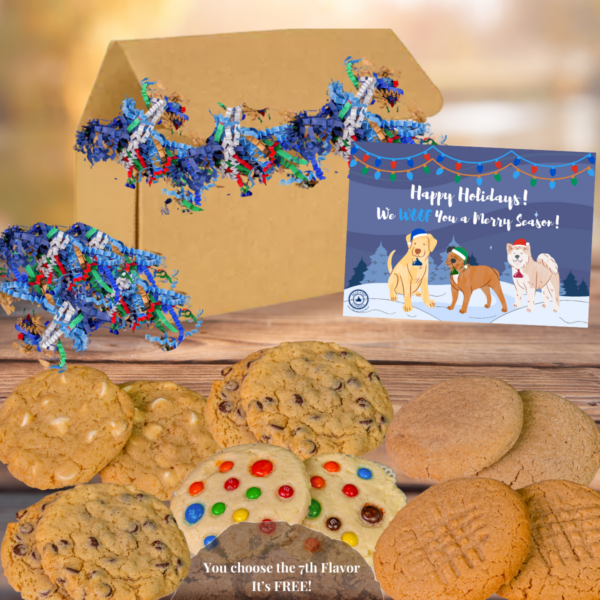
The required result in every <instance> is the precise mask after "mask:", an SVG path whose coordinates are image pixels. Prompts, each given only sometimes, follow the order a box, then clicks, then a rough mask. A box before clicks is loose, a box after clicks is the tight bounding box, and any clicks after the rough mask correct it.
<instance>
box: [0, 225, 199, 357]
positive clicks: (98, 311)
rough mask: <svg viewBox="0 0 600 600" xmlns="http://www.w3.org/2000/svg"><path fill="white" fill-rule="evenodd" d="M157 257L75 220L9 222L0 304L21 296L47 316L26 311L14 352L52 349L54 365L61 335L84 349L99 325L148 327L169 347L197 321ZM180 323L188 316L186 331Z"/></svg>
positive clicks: (2, 245) (0, 265)
mask: <svg viewBox="0 0 600 600" xmlns="http://www.w3.org/2000/svg"><path fill="white" fill-rule="evenodd" d="M163 263H164V257H162V256H159V255H158V254H153V253H152V252H146V251H144V250H136V249H134V248H129V247H127V246H125V245H124V244H123V243H121V242H119V241H118V240H115V239H113V238H111V237H110V236H108V235H106V234H105V233H103V232H101V231H99V230H97V229H95V228H93V227H90V226H88V225H84V224H83V223H76V224H75V225H73V226H72V227H70V228H69V229H67V230H66V231H63V230H61V229H59V228H58V227H52V226H50V225H45V224H44V223H38V224H36V225H34V226H32V227H31V228H25V227H19V226H12V227H9V228H8V229H6V230H4V232H3V233H2V236H1V237H0V304H1V305H2V306H3V307H4V309H5V310H6V312H7V313H9V314H10V312H12V311H11V309H12V308H13V307H12V302H13V301H14V300H15V299H19V300H27V301H29V302H32V303H33V304H36V305H37V306H39V307H41V308H43V309H44V310H45V311H47V312H48V313H50V314H51V315H52V320H51V321H48V322H46V323H42V321H41V319H40V317H37V316H35V314H33V315H26V316H25V317H23V318H21V319H19V320H18V321H17V325H16V326H15V328H16V330H17V332H18V338H19V340H20V342H19V344H20V348H21V350H22V351H24V352H25V353H29V352H32V351H34V350H37V351H38V352H42V353H52V352H56V353H57V354H58V356H59V363H58V365H55V366H58V367H61V368H62V367H64V366H65V364H66V354H65V349H64V346H63V343H62V341H61V338H69V339H70V340H71V341H72V343H73V349H74V350H77V351H84V350H86V349H87V348H88V346H89V343H90V335H91V334H92V333H93V332H94V331H96V330H97V329H99V328H100V327H106V328H108V329H109V330H110V332H111V333H114V334H116V335H118V334H119V333H120V332H121V331H123V330H125V329H131V330H132V331H135V330H136V329H138V328H139V327H142V326H148V327H155V328H156V329H157V330H158V331H157V333H158V335H154V336H153V335H147V336H146V339H147V340H150V341H152V342H156V343H157V344H159V346H160V348H161V349H162V350H173V349H174V348H176V347H177V346H178V345H179V344H180V343H181V342H182V341H183V340H184V339H185V338H186V337H188V336H190V335H192V334H194V333H197V332H198V326H199V325H200V324H201V323H202V321H201V320H200V314H198V315H194V314H193V313H192V311H191V310H190V309H189V308H188V302H189V298H188V297H187V296H186V295H184V294H182V293H180V292H177V291H175V287H176V284H177V282H176V280H175V279H174V277H175V276H176V275H177V274H176V273H175V274H174V275H169V274H168V273H167V272H166V271H165V269H164V268H163V267H164V265H163ZM164 283H168V286H169V287H168V288H165V287H163V284H164ZM184 321H188V322H189V321H191V322H193V323H194V326H193V329H191V330H187V331H186V330H185V329H184V327H183V324H182V322H184Z"/></svg>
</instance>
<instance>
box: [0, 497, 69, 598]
mask: <svg viewBox="0 0 600 600" xmlns="http://www.w3.org/2000/svg"><path fill="white" fill-rule="evenodd" d="M59 495H60V492H55V493H54V494H50V495H49V496H46V497H45V498H42V500H40V501H39V502H37V503H36V504H34V505H33V506H30V507H29V508H25V509H23V510H20V511H19V512H18V513H17V522H16V523H9V524H8V527H7V528H6V533H5V534H4V540H3V541H2V549H1V550H0V555H1V556H2V566H3V567H4V575H5V576H6V579H8V583H10V585H11V586H12V588H13V589H14V590H16V591H17V592H21V596H22V597H23V598H24V599H25V600H40V599H42V598H43V599H44V600H69V597H68V596H67V595H66V594H65V593H63V592H62V591H61V590H60V589H59V588H58V586H57V585H56V584H55V583H53V582H52V580H51V579H50V578H49V577H48V576H47V575H46V573H45V572H44V569H43V568H42V555H41V553H40V550H39V548H38V546H37V543H36V541H35V532H36V527H37V524H38V521H39V520H40V519H41V517H42V515H43V514H44V511H45V510H46V507H47V506H48V505H49V504H51V503H52V502H54V500H56V499H57V498H58V496H59Z"/></svg>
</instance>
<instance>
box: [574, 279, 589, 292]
mask: <svg viewBox="0 0 600 600" xmlns="http://www.w3.org/2000/svg"><path fill="white" fill-rule="evenodd" d="M577 291H578V292H579V295H580V296H589V295H590V288H589V287H588V285H587V283H586V282H585V279H582V280H581V283H580V284H579V285H578V286H577Z"/></svg>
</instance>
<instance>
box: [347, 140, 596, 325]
mask: <svg viewBox="0 0 600 600" xmlns="http://www.w3.org/2000/svg"><path fill="white" fill-rule="evenodd" d="M595 160H596V156H595V154H593V153H581V152H549V151H536V150H513V149H498V148H466V147H460V146H433V145H432V146H423V145H408V144H406V145H397V144H381V143H360V144H354V145H353V148H352V159H351V162H350V175H349V178H350V198H349V204H348V236H347V245H346V271H345V292H344V315H345V316H349V317H380V318H388V319H419V320H427V321H460V322H469V323H503V324H511V325H516V324H518V325H551V326H555V327H587V326H588V315H589V296H590V294H589V283H590V271H591V253H592V222H593V206H594V166H595Z"/></svg>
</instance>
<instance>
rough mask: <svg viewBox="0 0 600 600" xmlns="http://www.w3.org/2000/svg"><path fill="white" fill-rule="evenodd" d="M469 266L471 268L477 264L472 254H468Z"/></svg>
mask: <svg viewBox="0 0 600 600" xmlns="http://www.w3.org/2000/svg"><path fill="white" fill-rule="evenodd" d="M469 264H470V265H471V266H473V267H475V266H477V265H478V264H479V263H478V262H477V259H476V258H475V255H474V254H470V255H469Z"/></svg>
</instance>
